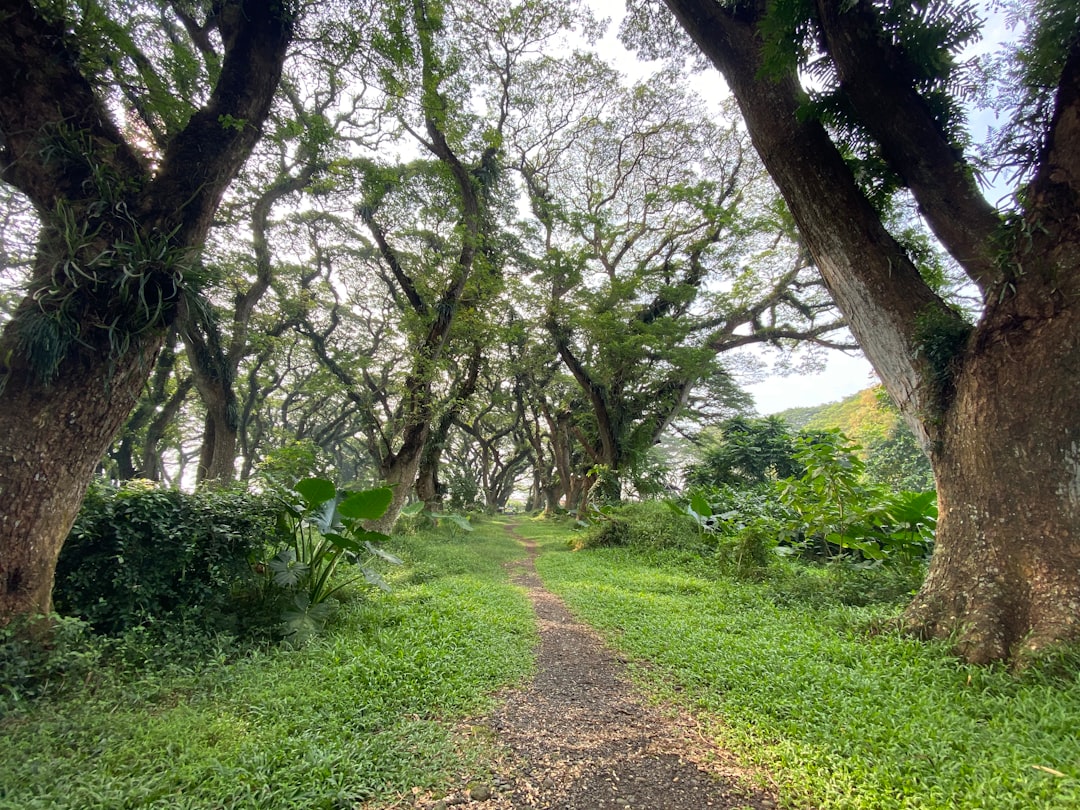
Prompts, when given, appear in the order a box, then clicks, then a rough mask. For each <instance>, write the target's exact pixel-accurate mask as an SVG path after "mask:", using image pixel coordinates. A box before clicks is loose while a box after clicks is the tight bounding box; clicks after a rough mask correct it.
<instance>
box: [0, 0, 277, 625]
mask: <svg viewBox="0 0 1080 810" xmlns="http://www.w3.org/2000/svg"><path fill="white" fill-rule="evenodd" d="M210 25H213V27H216V28H217V30H218V32H219V33H220V35H221V40H222V42H223V43H224V48H223V53H222V54H221V61H220V63H219V69H218V70H217V72H216V81H215V83H214V84H213V86H212V87H210V88H208V89H209V94H208V97H207V99H206V101H205V103H204V104H203V106H202V107H201V108H199V109H195V110H194V111H193V112H192V114H191V115H190V117H189V118H188V119H187V122H186V124H184V125H183V127H182V128H180V129H179V130H178V131H176V132H175V133H172V134H171V137H170V138H169V140H168V142H167V144H161V145H160V149H161V151H160V152H159V154H158V155H157V156H156V160H154V161H151V160H150V159H149V158H148V157H147V156H145V155H143V154H142V153H140V152H139V151H138V149H137V148H136V147H135V146H133V145H132V144H131V143H129V142H128V141H127V140H126V139H125V137H124V135H123V134H122V132H121V130H120V127H119V126H118V125H117V124H116V123H115V121H114V120H113V118H112V117H111V110H112V108H111V107H110V105H109V103H108V102H106V100H104V99H103V98H102V97H101V96H100V95H99V93H98V92H97V91H96V90H95V87H94V86H93V83H92V82H91V80H90V78H88V77H87V76H84V75H83V74H82V73H81V72H80V70H79V66H80V64H81V61H80V58H79V52H80V47H81V43H79V42H76V41H73V39H72V37H73V35H72V34H71V33H70V31H69V26H67V24H66V22H65V21H63V20H56V19H54V18H52V17H47V16H46V15H45V14H43V13H41V12H39V10H38V9H37V8H36V6H35V5H34V4H32V3H28V2H23V1H22V0H5V1H4V2H2V3H0V144H2V149H0V176H2V179H3V181H4V182H6V183H9V184H11V185H12V186H14V187H15V188H17V189H19V190H20V191H21V192H22V193H23V194H25V195H26V196H27V197H28V198H29V199H30V200H31V201H32V203H33V204H34V206H35V209H36V211H37V213H38V216H39V218H40V220H41V230H40V234H39V240H38V246H37V256H36V259H35V264H34V268H33V273H32V278H31V280H30V289H29V294H28V295H27V296H26V298H25V299H24V300H23V301H22V302H21V303H20V305H19V306H18V308H17V310H16V312H15V314H14V316H13V317H12V319H11V320H10V321H9V322H8V323H7V325H6V326H5V328H4V331H3V334H2V335H0V379H2V380H3V387H2V389H0V502H2V503H3V509H2V512H0V623H6V622H7V621H9V620H10V619H12V618H13V617H15V616H17V615H26V614H31V615H32V614H35V613H47V612H49V610H50V609H51V594H52V586H53V577H54V572H55V565H56V559H57V556H58V555H59V552H60V549H61V547H62V545H63V542H64V540H65V538H66V537H67V534H68V531H69V530H70V528H71V524H72V522H73V520H74V518H75V515H76V513H77V512H78V509H79V506H80V504H81V502H82V499H83V496H84V494H85V490H86V487H87V485H88V483H89V481H90V479H91V477H92V474H93V470H94V467H95V465H96V464H97V463H98V462H99V460H100V459H101V458H102V456H104V454H105V452H106V450H107V449H108V446H109V444H110V442H111V441H112V440H113V438H114V436H115V435H116V433H117V432H118V431H119V429H120V428H121V427H122V425H123V423H124V421H125V419H126V418H127V416H128V414H129V413H130V412H131V410H132V408H133V407H134V405H135V402H136V400H137V396H138V394H139V392H140V390H141V389H142V387H143V385H144V384H145V382H146V380H147V378H148V376H149V375H150V373H151V372H152V371H153V369H154V364H155V358H156V355H157V353H158V351H159V349H160V348H161V344H162V341H163V339H164V337H165V334H166V332H167V329H168V327H169V325H170V324H171V322H172V321H173V319H174V318H175V315H176V308H177V302H178V301H179V300H180V299H181V297H182V296H184V295H187V294H188V293H189V292H190V291H191V290H192V289H193V288H195V287H196V286H197V281H196V279H195V278H194V277H193V273H192V271H193V270H194V269H195V268H197V258H198V253H199V249H200V248H201V246H202V244H203V242H204V240H205V238H206V234H207V231H208V230H209V227H210V224H211V219H212V217H213V214H214V211H215V210H216V209H217V206H218V203H219V202H220V200H221V197H222V195H223V194H224V192H225V189H226V188H227V187H228V185H229V183H230V182H231V181H232V178H233V177H234V176H235V175H236V173H237V172H238V171H239V169H240V167H241V166H242V164H243V162H244V160H245V159H246V158H247V156H248V155H249V154H250V152H251V149H252V147H253V146H254V144H255V143H256V141H257V139H258V137H259V134H260V126H261V124H262V122H263V121H264V120H265V118H266V115H267V112H268V110H269V107H270V102H271V100H272V98H273V96H274V93H275V91H276V88H277V83H278V79H279V77H280V74H281V70H282V65H283V63H284V59H285V54H286V48H287V46H288V43H289V41H290V38H291V32H292V19H291V16H290V14H289V13H288V11H287V9H286V4H273V5H272V4H264V3H256V2H240V1H239V0H237V2H227V3H224V4H222V5H221V7H220V8H219V9H218V13H217V15H216V16H215V17H214V18H213V19H212V20H211V21H210V22H209V23H208V26H210ZM207 30H208V28H207V29H203V32H204V33H205V32H206V31H207Z"/></svg>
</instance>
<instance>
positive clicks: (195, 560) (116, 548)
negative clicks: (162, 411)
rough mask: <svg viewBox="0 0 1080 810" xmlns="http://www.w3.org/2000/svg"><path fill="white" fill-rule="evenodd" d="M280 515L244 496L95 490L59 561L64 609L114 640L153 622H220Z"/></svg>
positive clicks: (126, 487) (142, 487)
mask: <svg viewBox="0 0 1080 810" xmlns="http://www.w3.org/2000/svg"><path fill="white" fill-rule="evenodd" d="M276 511H277V509H276V505H275V504H274V502H273V501H272V499H271V498H269V497H267V496H260V495H253V494H250V493H247V492H242V491H237V490H227V491H205V492H198V493H195V494H193V495H191V494H186V493H183V492H180V491H178V490H173V489H166V488H163V487H161V486H158V485H155V484H153V483H151V482H148V481H130V482H127V483H125V484H123V485H121V486H120V487H112V486H108V485H103V484H97V485H95V486H92V487H91V489H90V491H89V493H88V494H87V497H86V501H85V503H84V504H83V508H82V510H81V511H80V513H79V516H78V518H77V519H76V521H75V525H74V526H73V528H72V530H71V534H70V535H69V536H68V539H67V542H66V543H65V544H64V548H63V550H62V552H61V554H60V559H59V561H58V563H57V568H56V588H55V603H56V608H57V610H58V611H60V612H62V613H65V614H69V615H74V616H78V617H80V618H82V619H84V620H86V621H88V622H89V623H90V624H91V625H92V626H93V627H94V629H95V630H97V631H98V632H104V633H110V634H115V633H120V632H123V631H124V630H126V629H127V628H130V627H134V626H137V625H139V624H142V623H143V622H145V621H147V620H149V619H180V618H184V617H186V618H192V619H197V620H202V621H206V622H213V621H221V620H222V619H223V617H224V614H227V613H228V612H229V610H228V609H227V605H228V603H229V602H230V600H231V599H232V598H233V596H234V595H236V593H237V591H240V590H243V589H244V588H245V587H246V586H247V585H249V584H251V583H252V582H253V579H252V578H253V573H252V567H251V561H252V559H253V558H254V557H255V556H256V555H257V554H258V553H260V552H261V551H262V549H263V548H264V546H265V545H266V544H267V543H268V542H271V541H272V539H273V537H274V535H275V531H276V530H275V518H276Z"/></svg>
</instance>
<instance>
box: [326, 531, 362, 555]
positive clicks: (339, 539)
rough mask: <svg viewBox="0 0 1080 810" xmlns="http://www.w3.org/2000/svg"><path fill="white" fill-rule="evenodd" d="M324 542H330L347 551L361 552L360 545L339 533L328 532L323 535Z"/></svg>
mask: <svg viewBox="0 0 1080 810" xmlns="http://www.w3.org/2000/svg"><path fill="white" fill-rule="evenodd" d="M323 539H324V540H328V541H329V542H330V543H332V544H333V545H335V546H337V547H338V548H343V549H346V550H347V551H355V552H359V551H360V544H359V543H358V542H356V541H355V540H353V539H352V538H351V537H345V536H343V535H340V534H338V533H337V532H327V533H326V534H324V535H323Z"/></svg>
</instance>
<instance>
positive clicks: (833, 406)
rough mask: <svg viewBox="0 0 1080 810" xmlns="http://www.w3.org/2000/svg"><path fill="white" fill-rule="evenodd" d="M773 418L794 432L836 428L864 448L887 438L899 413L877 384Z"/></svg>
mask: <svg viewBox="0 0 1080 810" xmlns="http://www.w3.org/2000/svg"><path fill="white" fill-rule="evenodd" d="M776 415H777V416H779V417H780V418H782V419H783V420H784V421H786V422H787V423H788V424H789V425H791V427H792V429H793V430H802V429H803V428H811V429H813V428H818V429H821V430H828V429H829V428H839V429H840V430H841V431H843V432H844V434H845V435H846V436H847V437H848V438H849V439H851V440H852V441H854V442H856V443H857V444H860V445H862V446H863V447H864V448H869V447H871V446H873V445H877V444H880V443H881V442H883V441H885V440H886V439H888V438H889V437H890V436H891V435H892V434H893V432H894V430H895V429H896V426H897V422H899V421H900V415H899V413H897V411H896V409H895V408H894V407H893V406H892V404H891V403H890V401H889V398H888V395H887V394H885V390H884V388H882V387H881V386H880V385H875V386H874V387H872V388H866V389H864V390H862V391H859V392H857V393H854V394H852V395H851V396H849V397H846V398H845V399H842V400H840V401H839V402H830V403H827V404H825V405H817V406H814V407H812V408H789V409H788V410H786V411H780V412H779V413H778V414H776Z"/></svg>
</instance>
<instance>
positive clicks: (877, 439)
mask: <svg viewBox="0 0 1080 810" xmlns="http://www.w3.org/2000/svg"><path fill="white" fill-rule="evenodd" d="M776 415H777V416H779V417H780V418H781V419H784V420H785V421H786V422H787V423H788V424H789V425H791V428H792V430H802V429H804V428H808V429H811V430H813V429H815V428H816V429H820V430H828V429H830V428H839V429H840V430H841V431H842V432H843V433H844V435H845V436H847V437H848V438H849V439H851V440H852V441H854V442H855V443H856V444H858V445H860V446H861V447H862V448H863V449H862V452H861V453H860V455H861V456H862V458H863V459H864V460H865V461H866V472H867V475H868V476H869V477H870V479H871V480H873V481H876V482H878V483H882V484H886V485H887V486H889V487H892V488H893V489H894V490H914V491H922V490H927V489H933V487H934V476H933V473H932V472H931V470H930V462H929V460H928V459H927V458H926V456H925V455H923V452H922V451H921V450H920V449H919V445H918V443H917V442H916V441H915V437H914V436H913V435H911V431H910V430H908V427H907V425H905V424H904V421H903V420H902V419H901V418H900V413H899V412H898V411H897V410H896V408H895V406H893V404H892V402H891V401H890V400H889V397H888V395H887V394H886V393H885V389H884V388H882V387H881V386H880V385H876V386H874V387H873V388H867V389H865V390H863V391H859V392H858V393H856V394H852V395H851V396H850V397H847V398H846V399H842V400H840V401H839V402H830V403H828V404H826V405H819V406H817V407H815V408H790V409H788V410H786V411H781V412H780V413H778V414H776Z"/></svg>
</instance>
